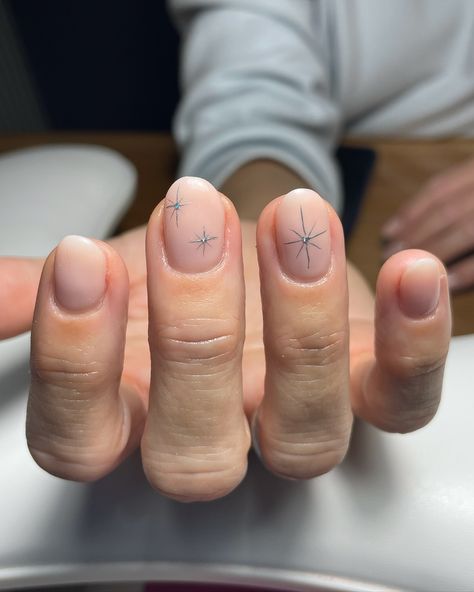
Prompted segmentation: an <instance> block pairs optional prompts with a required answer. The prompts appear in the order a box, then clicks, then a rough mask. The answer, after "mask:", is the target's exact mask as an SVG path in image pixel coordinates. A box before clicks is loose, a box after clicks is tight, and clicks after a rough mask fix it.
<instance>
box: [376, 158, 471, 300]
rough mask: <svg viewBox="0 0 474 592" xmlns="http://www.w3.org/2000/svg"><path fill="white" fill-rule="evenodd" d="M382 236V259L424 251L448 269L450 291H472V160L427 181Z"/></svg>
mask: <svg viewBox="0 0 474 592" xmlns="http://www.w3.org/2000/svg"><path fill="white" fill-rule="evenodd" d="M382 236H383V238H384V239H385V240H386V241H388V244H387V246H386V249H385V251H384V255H385V257H388V256H390V255H392V254H393V253H395V252H397V251H399V250H401V249H405V248H408V247H410V248H412V247H414V248H420V249H425V250H427V251H429V252H431V253H434V254H435V255H436V256H437V257H439V258H440V259H441V260H442V261H444V263H445V264H448V265H449V270H448V271H449V274H448V277H449V284H450V287H451V288H452V289H453V290H462V289H466V288H472V287H474V159H470V160H468V161H466V162H464V163H462V164H460V165H457V166H454V167H452V168H451V169H449V170H447V171H444V172H442V173H441V174H439V175H437V176H436V177H434V178H432V179H431V180H430V181H428V183H427V184H426V185H425V186H424V187H422V188H421V190H420V191H419V192H418V193H417V194H416V195H415V196H414V198H413V199H412V200H411V201H410V203H409V204H408V205H407V206H405V207H403V208H402V209H401V210H400V212H399V213H398V214H397V215H396V216H395V217H393V218H391V219H390V220H389V221H388V223H387V224H386V225H385V226H384V227H383V229H382ZM461 257H462V258H461ZM460 258H461V259H460ZM459 259H460V260H459ZM452 262H453V263H452ZM451 263H452V264H451Z"/></svg>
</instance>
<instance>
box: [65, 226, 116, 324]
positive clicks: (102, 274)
mask: <svg viewBox="0 0 474 592" xmlns="http://www.w3.org/2000/svg"><path fill="white" fill-rule="evenodd" d="M106 272H107V262H106V258H105V254H104V252H103V251H102V249H101V248H100V247H99V246H97V245H96V244H95V243H94V241H92V240H90V239H88V238H84V237H82V236H74V235H71V236H66V237H65V238H64V239H63V240H62V241H61V242H60V243H59V245H58V247H57V249H56V254H55V258H54V291H55V298H56V301H57V302H58V304H59V305H60V306H61V307H62V308H64V309H66V310H69V311H71V312H83V311H86V310H88V309H91V308H94V307H95V306H97V305H98V304H99V303H100V300H101V299H102V298H103V296H104V293H105V287H106V283H105V278H106Z"/></svg>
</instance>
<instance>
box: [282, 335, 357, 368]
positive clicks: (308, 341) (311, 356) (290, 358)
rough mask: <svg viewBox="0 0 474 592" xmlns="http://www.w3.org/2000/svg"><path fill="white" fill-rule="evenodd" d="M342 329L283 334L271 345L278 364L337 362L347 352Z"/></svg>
mask: <svg viewBox="0 0 474 592" xmlns="http://www.w3.org/2000/svg"><path fill="white" fill-rule="evenodd" d="M347 348H348V339H347V333H346V331H344V330H339V331H333V332H331V333H325V332H321V331H312V332H309V333H306V334H303V335H301V336H299V337H294V336H284V337H282V338H281V339H279V340H277V341H276V343H275V345H274V346H273V347H271V349H273V353H274V355H275V356H276V357H278V359H279V363H280V364H285V363H288V364H290V365H294V364H295V363H296V362H297V363H299V364H302V365H304V364H309V365H312V366H328V365H332V364H335V363H337V362H339V361H340V360H341V359H342V358H343V357H344V356H345V355H346V353H347Z"/></svg>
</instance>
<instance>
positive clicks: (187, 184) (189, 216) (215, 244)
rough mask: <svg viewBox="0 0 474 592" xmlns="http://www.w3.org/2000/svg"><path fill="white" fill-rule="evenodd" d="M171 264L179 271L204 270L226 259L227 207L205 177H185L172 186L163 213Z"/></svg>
mask: <svg viewBox="0 0 474 592" xmlns="http://www.w3.org/2000/svg"><path fill="white" fill-rule="evenodd" d="M163 218H164V221H163V224H164V241H165V248H166V255H167V258H168V263H169V264H170V265H171V267H173V268H174V269H176V270H177V271H182V272H185V273H202V272H204V271H208V270H210V269H212V268H213V267H215V266H216V265H217V264H218V263H219V261H220V260H221V259H222V255H223V250H224V235H225V210H224V204H223V202H222V199H221V197H220V195H219V193H218V192H217V190H216V189H215V188H214V187H213V186H212V185H211V184H210V183H208V182H207V181H205V180H204V179H200V178H198V177H183V178H182V179H178V181H176V182H175V183H173V185H172V186H171V187H170V189H169V191H168V193H167V195H166V198H165V203H164V212H163Z"/></svg>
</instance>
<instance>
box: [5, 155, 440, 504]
mask: <svg viewBox="0 0 474 592" xmlns="http://www.w3.org/2000/svg"><path fill="white" fill-rule="evenodd" d="M259 164H260V165H261V169H260V172H261V173H265V174H266V173H268V171H269V168H270V169H272V167H273V168H275V167H276V168H277V169H278V175H277V177H278V178H279V179H280V185H279V187H280V188H283V190H284V192H286V191H287V190H290V189H293V188H294V187H295V186H301V185H304V181H303V180H302V179H299V178H298V177H297V176H296V175H294V174H293V173H292V172H291V171H288V170H287V169H285V168H284V167H281V166H280V165H278V164H276V163H269V162H262V163H252V165H251V166H252V167H253V168H254V170H253V171H252V174H255V173H256V171H255V165H257V169H258V165H259ZM260 178H262V177H260ZM268 178H274V177H268V176H267V179H268ZM282 179H283V181H284V182H283V183H281V180H282ZM250 187H251V185H250V186H249V181H248V176H247V175H246V170H245V167H243V168H242V169H240V170H239V171H237V173H236V174H235V175H234V176H233V178H231V179H230V180H229V183H228V187H227V190H229V188H230V190H229V193H231V194H232V197H233V200H234V201H235V202H236V203H239V204H240V206H241V207H242V209H243V208H244V204H245V203H247V206H248V208H250V207H255V200H257V199H260V200H265V199H268V197H267V196H269V195H270V194H271V193H272V192H274V191H275V194H277V195H278V194H280V195H281V193H282V192H281V191H278V190H277V187H275V186H274V185H273V184H272V182H270V184H269V186H266V190H265V191H262V190H261V185H260V186H259V185H258V184H257V186H256V188H255V191H256V193H255V194H253V192H252V190H251V189H250ZM239 191H241V192H242V193H240V195H239ZM244 196H246V197H244ZM220 199H222V204H223V207H224V211H225V220H226V228H227V235H226V237H227V238H226V251H225V256H224V258H223V259H222V262H221V263H219V264H218V265H217V266H216V267H214V268H213V269H211V270H209V271H207V272H203V273H201V274H198V275H192V274H191V275H188V274H183V273H180V274H178V273H176V272H175V271H173V270H172V269H171V268H170V267H169V265H168V264H167V261H166V257H163V240H162V219H163V215H164V214H163V212H164V206H165V204H166V202H165V200H162V201H161V202H160V203H159V204H158V206H157V208H156V209H155V211H154V212H153V214H152V216H151V218H150V221H149V223H148V233H146V229H145V228H144V227H141V228H137V229H136V230H134V231H132V232H128V233H125V234H123V235H121V236H119V237H117V238H114V239H112V240H110V241H108V242H107V243H104V242H101V241H94V242H95V244H96V245H98V246H99V247H100V248H101V249H102V250H103V253H104V255H105V257H106V260H107V270H108V274H107V287H106V293H105V296H104V298H103V300H102V301H101V304H100V306H98V307H96V308H94V309H93V310H90V311H87V312H83V313H80V314H70V313H67V312H65V311H63V310H61V309H60V308H59V307H58V306H57V304H56V303H55V301H54V293H53V292H54V277H53V275H54V260H55V251H53V252H52V253H51V254H50V255H49V257H48V258H47V259H46V261H41V260H31V259H7V258H3V259H0V276H1V277H2V286H3V289H2V291H1V292H0V311H8V314H6V315H4V316H2V317H0V336H1V337H2V338H6V337H9V336H12V335H14V334H18V333H20V332H22V331H25V330H28V329H29V328H30V327H31V328H32V351H31V376H32V378H31V389H30V397H29V403H28V413H27V425H26V432H27V440H28V445H29V449H30V451H31V454H32V456H33V458H34V459H35V460H36V462H37V463H38V464H39V465H40V466H41V467H43V468H44V469H45V470H46V471H48V472H50V473H52V474H54V475H58V476H60V477H63V478H66V479H72V480H78V481H91V480H95V479H98V478H100V477H102V476H103V475H106V474H107V473H109V472H110V471H112V470H113V469H114V467H116V466H117V465H118V464H119V463H120V462H121V461H122V460H123V459H124V458H125V457H126V456H127V455H128V454H129V453H130V452H131V451H132V450H134V449H135V448H137V447H138V446H140V447H141V454H142V460H143V466H144V470H145V473H146V475H147V478H148V480H149V482H150V484H151V485H152V486H153V487H154V488H155V489H156V490H158V491H160V492H161V493H162V494H164V495H167V496H169V497H171V498H174V499H177V500H181V501H197V500H199V501H205V500H211V499H215V498H218V497H221V496H223V495H225V494H227V493H229V492H230V491H232V490H233V489H234V488H235V487H236V486H237V485H238V484H239V483H240V481H241V480H242V479H243V477H244V475H245V472H246V467H247V453H248V450H249V447H250V445H251V428H250V426H251V425H252V426H253V428H254V434H255V435H256V436H258V439H259V447H260V451H261V456H262V460H263V462H264V464H265V465H266V466H267V467H268V468H269V470H271V471H273V472H274V473H276V474H278V475H281V476H282V477H287V478H294V479H295V478H296V479H306V478H311V477H315V476H317V475H321V474H323V473H325V472H327V471H329V470H331V469H332V468H334V467H335V466H336V465H337V464H338V463H340V462H341V461H342V460H343V458H344V456H345V454H346V452H347V448H348V446H349V438H350V433H351V426H352V422H353V415H354V413H355V414H356V415H358V416H359V417H361V418H363V419H365V420H367V421H370V422H371V423H373V424H374V425H376V426H379V427H381V428H382V429H385V430H389V431H398V432H407V431H411V430H415V429H418V428H420V427H422V426H423V425H426V424H427V423H428V422H429V421H430V419H431V418H432V417H433V415H434V414H435V412H436V409H437V406H438V403H439V398H440V392H441V385H442V374H443V367H444V361H445V358H446V354H447V349H448V343H449V337H450V311H449V298H448V289H447V278H446V274H445V270H444V268H443V266H442V264H441V263H440V262H439V261H438V260H437V259H436V258H434V257H433V256H432V255H430V254H428V253H425V252H422V251H416V250H410V251H404V252H401V253H397V254H396V255H394V256H393V257H391V258H390V259H389V260H388V261H387V262H386V263H385V265H384V267H383V268H382V270H381V272H380V276H379V281H378V285H377V293H376V296H375V301H376V305H375V312H374V302H373V297H372V296H371V294H370V292H369V290H368V289H367V286H366V284H365V282H364V281H363V280H362V278H361V277H360V276H359V275H358V274H357V272H356V271H355V270H354V269H353V268H351V267H350V266H349V267H347V264H346V261H345V255H344V242H343V233H342V228H341V224H340V221H339V219H338V217H337V215H336V213H335V212H334V211H333V210H332V208H331V207H330V206H329V205H327V212H328V217H329V218H328V219H329V228H328V232H330V233H331V241H332V255H331V257H332V259H331V266H330V268H329V270H328V272H327V273H326V274H325V275H324V276H323V277H322V278H320V279H319V280H318V281H316V282H311V283H304V284H302V283H299V282H296V281H293V280H291V279H290V278H288V276H287V275H285V274H284V273H283V272H282V270H281V268H280V265H279V260H278V255H277V253H276V247H275V243H274V241H273V236H274V224H275V212H276V209H277V208H278V205H279V202H280V201H281V199H282V197H277V198H275V199H271V200H270V199H268V202H269V203H267V204H266V205H265V207H264V208H263V211H262V212H261V214H260V216H259V219H258V223H257V224H256V223H255V222H254V221H251V220H245V219H242V220H240V219H239V216H238V214H237V211H236V209H235V207H234V205H233V203H232V202H231V201H230V200H229V199H228V198H226V197H224V196H223V195H221V198H220ZM247 200H248V201H247ZM250 204H252V205H250ZM255 237H257V240H256V239H255ZM256 243H257V248H255V244H256ZM427 257H429V258H431V259H433V260H434V261H435V262H436V265H437V266H438V267H437V269H438V270H439V277H440V280H439V281H440V288H439V290H440V292H439V303H438V304H437V306H436V307H435V309H434V310H433V311H431V312H430V313H429V314H428V315H426V316H423V317H422V318H416V319H413V318H410V317H409V316H407V315H406V314H405V313H404V312H403V310H402V309H401V307H400V302H399V300H400V299H399V287H400V279H401V276H402V274H403V273H404V270H405V269H406V266H407V265H408V264H409V263H410V262H411V261H417V260H419V259H420V258H427ZM257 258H258V263H259V265H258V263H257ZM40 276H41V277H40ZM415 288H416V289H417V290H416V292H419V291H420V290H425V288H426V286H424V285H423V278H422V277H420V285H419V286H415ZM244 311H245V314H244ZM244 338H245V342H244Z"/></svg>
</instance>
